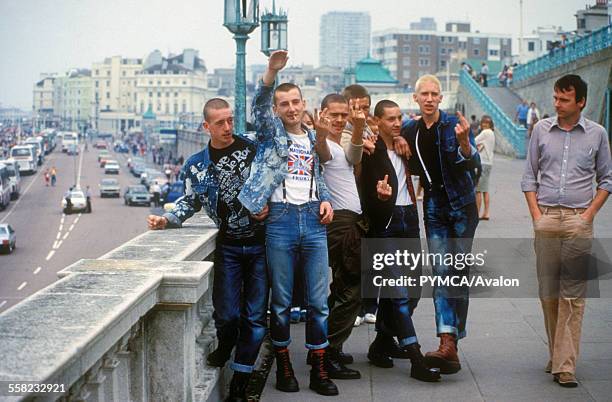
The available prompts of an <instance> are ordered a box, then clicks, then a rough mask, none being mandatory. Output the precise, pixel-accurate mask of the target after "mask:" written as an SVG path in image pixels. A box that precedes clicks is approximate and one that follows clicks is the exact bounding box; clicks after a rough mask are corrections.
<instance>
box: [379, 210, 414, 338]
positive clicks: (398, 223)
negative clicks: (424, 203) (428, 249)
mask: <svg viewBox="0 0 612 402" xmlns="http://www.w3.org/2000/svg"><path fill="white" fill-rule="evenodd" d="M419 234H420V229H419V215H418V211H417V208H416V206H415V205H410V206H395V207H394V208H393V215H392V217H391V221H390V222H389V225H388V226H387V228H386V229H382V230H381V231H378V232H374V233H373V234H372V236H370V237H379V238H381V237H382V238H402V239H406V238H413V239H418V238H419ZM415 244H416V243H415ZM399 245H400V244H399V243H397V242H390V243H389V247H390V249H389V250H388V252H389V253H394V252H395V250H396V249H397V247H398V246H399ZM402 245H403V243H402ZM410 248H412V247H410ZM411 251H412V252H414V253H420V251H421V250H420V249H415V250H411ZM396 269H398V271H397V272H396V273H394V276H395V277H400V276H401V275H402V274H403V272H401V271H402V269H403V268H396ZM396 291H397V292H398V295H397V297H393V298H381V299H380V301H379V303H378V313H377V314H376V331H378V332H381V333H382V334H384V335H388V336H397V339H398V342H399V344H400V346H406V345H410V344H413V343H417V342H418V339H417V336H416V331H415V329H414V324H413V322H412V313H413V312H414V310H415V309H416V307H417V304H418V303H419V299H420V297H421V295H420V292H418V291H416V289H413V288H411V289H410V290H409V289H408V287H401V288H398V289H396ZM411 292H412V293H414V294H410V293H411Z"/></svg>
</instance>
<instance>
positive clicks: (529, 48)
mask: <svg viewBox="0 0 612 402" xmlns="http://www.w3.org/2000/svg"><path fill="white" fill-rule="evenodd" d="M527 51H529V52H534V51H535V42H533V41H529V42H527Z"/></svg>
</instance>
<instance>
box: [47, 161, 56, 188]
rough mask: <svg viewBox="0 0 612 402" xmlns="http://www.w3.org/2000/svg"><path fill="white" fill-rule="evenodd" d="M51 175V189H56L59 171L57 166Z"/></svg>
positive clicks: (52, 169) (51, 171) (50, 172)
mask: <svg viewBox="0 0 612 402" xmlns="http://www.w3.org/2000/svg"><path fill="white" fill-rule="evenodd" d="M49 174H50V175H51V187H55V183H56V182H57V169H56V168H55V166H53V167H52V168H51V170H50V171H49Z"/></svg>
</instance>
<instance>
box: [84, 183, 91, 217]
mask: <svg viewBox="0 0 612 402" xmlns="http://www.w3.org/2000/svg"><path fill="white" fill-rule="evenodd" d="M85 197H87V213H88V214H90V213H91V190H90V189H89V186H87V189H86V190H85Z"/></svg>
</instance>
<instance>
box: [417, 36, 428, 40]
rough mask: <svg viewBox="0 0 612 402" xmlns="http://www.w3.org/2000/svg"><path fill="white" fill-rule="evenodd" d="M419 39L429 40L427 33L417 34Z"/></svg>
mask: <svg viewBox="0 0 612 402" xmlns="http://www.w3.org/2000/svg"><path fill="white" fill-rule="evenodd" d="M419 40H420V41H428V40H429V35H419Z"/></svg>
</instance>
